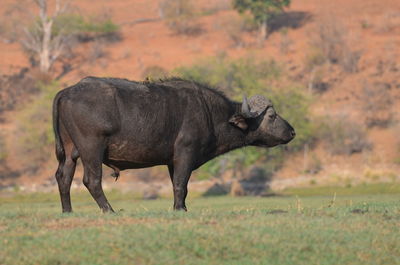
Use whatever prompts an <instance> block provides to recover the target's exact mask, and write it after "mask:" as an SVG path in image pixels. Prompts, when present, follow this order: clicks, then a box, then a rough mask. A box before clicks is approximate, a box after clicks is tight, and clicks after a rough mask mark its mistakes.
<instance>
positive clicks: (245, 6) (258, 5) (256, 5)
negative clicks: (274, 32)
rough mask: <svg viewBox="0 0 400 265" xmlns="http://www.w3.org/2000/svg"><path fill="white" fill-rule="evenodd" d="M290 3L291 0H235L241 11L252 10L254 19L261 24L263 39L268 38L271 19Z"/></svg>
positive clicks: (234, 3) (235, 5)
mask: <svg viewBox="0 0 400 265" xmlns="http://www.w3.org/2000/svg"><path fill="white" fill-rule="evenodd" d="M289 5H290V0H233V7H234V8H235V9H237V10H238V11H239V13H244V12H246V11H250V13H251V14H252V15H253V18H254V21H255V22H256V23H257V24H258V25H259V30H260V39H261V40H262V41H263V40H265V39H266V38H267V34H268V22H269V21H270V19H271V18H272V17H273V16H275V15H277V14H279V13H281V12H283V9H284V8H285V7H288V6H289Z"/></svg>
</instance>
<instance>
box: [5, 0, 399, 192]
mask: <svg viewBox="0 0 400 265" xmlns="http://www.w3.org/2000/svg"><path fill="white" fill-rule="evenodd" d="M0 14H1V15H0V189H1V190H3V191H54V190H56V189H57V188H56V182H55V179H54V177H53V175H54V172H55V170H56V167H57V162H56V159H55V155H54V139H53V132H52V125H51V105H52V99H53V97H54V95H55V94H56V93H57V91H59V90H61V89H63V88H65V87H67V86H69V85H73V84H75V83H76V82H78V81H79V80H80V79H82V78H84V77H85V76H88V75H91V76H107V77H121V78H127V79H130V80H144V79H146V78H148V79H150V80H156V79H159V78H164V77H168V76H181V77H184V78H189V79H194V80H197V81H200V82H206V83H208V84H211V85H212V86H215V87H218V88H219V89H220V90H221V91H223V92H224V93H225V94H226V95H227V96H229V97H230V98H232V99H236V100H240V99H241V97H242V95H243V94H247V95H248V96H251V95H254V94H262V95H265V96H266V97H267V98H269V99H271V100H272V101H273V103H274V105H275V108H276V109H277V111H278V113H280V114H281V115H282V116H283V117H285V118H286V119H287V120H288V121H289V122H290V123H291V124H292V125H293V127H295V129H296V132H297V137H296V138H295V140H294V141H292V142H291V143H290V144H288V145H287V146H281V147H275V148H272V149H262V148H250V147H249V148H244V149H241V150H237V151H234V152H231V153H228V154H226V155H223V156H221V157H219V158H217V159H214V160H212V161H210V162H208V163H207V164H205V165H204V166H202V167H201V168H200V169H198V170H196V171H195V172H194V174H193V175H192V179H191V184H190V186H189V189H190V190H191V191H195V192H198V193H202V194H210V195H213V194H227V193H229V194H231V195H233V196H242V195H269V194H271V193H274V192H279V191H281V190H285V189H290V188H291V187H309V186H312V187H326V186H342V187H352V186H357V185H364V184H370V183H396V182H397V183H398V182H400V137H399V134H400V133H399V132H400V123H399V121H400V113H399V110H400V60H399V59H400V49H399V47H400V2H399V1H398V0H336V1H328V0H301V1H300V0H279V1H276V0H274V1H272V0H258V1H250V0H198V1H194V0H113V1H111V0H98V1H90V0H79V1H78V0H71V1H67V0H58V1H56V0H36V1H33V0H32V1H30V0H2V3H1V5H0ZM110 173H111V171H110V170H109V169H107V168H104V177H103V181H104V187H105V189H117V190H122V191H130V192H137V193H140V194H142V195H143V196H144V197H148V198H155V197H157V196H160V195H162V194H164V193H165V194H170V193H171V192H172V190H171V184H170V183H169V177H168V172H167V169H166V167H165V166H164V167H154V168H150V169H142V170H128V171H124V172H122V174H121V177H120V179H119V180H118V181H117V182H114V179H113V178H112V177H111V176H110ZM81 180H82V168H81V166H79V167H78V170H77V172H76V174H75V179H74V182H73V188H76V189H81V188H83V185H82V181H81Z"/></svg>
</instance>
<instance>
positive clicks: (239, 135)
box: [215, 102, 247, 156]
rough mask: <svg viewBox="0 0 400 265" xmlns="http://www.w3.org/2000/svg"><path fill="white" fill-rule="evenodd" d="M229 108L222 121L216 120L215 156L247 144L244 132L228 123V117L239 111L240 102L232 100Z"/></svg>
mask: <svg viewBox="0 0 400 265" xmlns="http://www.w3.org/2000/svg"><path fill="white" fill-rule="evenodd" d="M229 109H230V110H229V111H227V113H229V114H228V115H227V116H226V117H224V118H223V120H222V121H218V122H217V124H218V125H219V126H218V129H217V130H216V131H215V136H216V140H217V142H216V145H217V148H216V151H215V156H218V155H222V154H224V153H226V152H229V151H231V150H234V149H237V148H240V147H243V146H246V145H247V141H246V133H245V132H244V131H243V130H241V129H239V128H237V127H235V126H233V125H232V124H229V122H228V120H229V118H230V117H231V116H232V115H234V114H235V113H240V109H241V103H237V102H232V105H231V106H230V108H229Z"/></svg>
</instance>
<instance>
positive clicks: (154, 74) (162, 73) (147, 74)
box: [142, 65, 168, 80]
mask: <svg viewBox="0 0 400 265" xmlns="http://www.w3.org/2000/svg"><path fill="white" fill-rule="evenodd" d="M167 76H168V71H167V70H165V69H164V68H163V67H161V66H158V65H151V66H147V67H146V68H145V69H144V71H143V73H142V78H143V79H146V78H147V79H151V80H152V79H162V78H165V77H167Z"/></svg>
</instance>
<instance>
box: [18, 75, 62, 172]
mask: <svg viewBox="0 0 400 265" xmlns="http://www.w3.org/2000/svg"><path fill="white" fill-rule="evenodd" d="M39 87H40V93H39V94H38V95H37V96H36V97H35V98H34V99H33V100H32V101H31V102H30V103H29V104H28V105H26V106H25V107H24V108H23V109H22V110H21V111H20V112H19V113H18V114H17V116H16V120H17V127H16V136H17V137H18V141H17V142H15V144H14V147H15V149H16V152H17V153H18V156H19V158H20V159H21V161H24V163H23V166H24V169H23V170H24V171H25V172H28V173H34V172H35V171H37V170H38V169H39V167H40V166H41V165H42V164H43V163H44V162H46V161H47V160H48V159H49V154H50V153H51V149H52V148H53V143H54V136H53V128H52V115H51V113H52V102H53V98H54V96H55V94H56V93H57V91H58V87H59V84H58V83H57V82H52V83H50V84H47V85H43V84H40V85H39Z"/></svg>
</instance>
